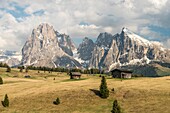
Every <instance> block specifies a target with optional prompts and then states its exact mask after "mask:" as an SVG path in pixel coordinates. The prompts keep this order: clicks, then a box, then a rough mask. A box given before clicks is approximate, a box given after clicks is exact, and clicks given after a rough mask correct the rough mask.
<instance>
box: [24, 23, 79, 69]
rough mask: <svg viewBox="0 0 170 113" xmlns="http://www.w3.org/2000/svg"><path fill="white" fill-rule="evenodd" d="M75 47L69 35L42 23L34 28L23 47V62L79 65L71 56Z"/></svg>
mask: <svg viewBox="0 0 170 113" xmlns="http://www.w3.org/2000/svg"><path fill="white" fill-rule="evenodd" d="M73 48H74V44H73V43H72V41H71V39H70V37H69V36H68V35H66V34H61V33H59V32H57V31H55V30H54V28H53V27H52V26H50V25H49V24H47V23H42V24H40V25H39V26H38V27H37V28H35V29H33V32H32V34H31V36H30V37H29V38H28V40H27V41H26V43H25V45H24V47H23V49H22V64H23V65H35V66H47V67H58V66H64V67H72V66H74V67H76V66H78V67H79V66H80V64H79V63H78V62H77V61H76V60H74V59H73V58H72V57H71V56H72V55H73V53H72V49H73Z"/></svg>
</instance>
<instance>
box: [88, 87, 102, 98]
mask: <svg viewBox="0 0 170 113" xmlns="http://www.w3.org/2000/svg"><path fill="white" fill-rule="evenodd" d="M89 90H90V91H92V92H93V93H94V94H95V95H97V96H99V97H100V91H99V90H96V89H89Z"/></svg>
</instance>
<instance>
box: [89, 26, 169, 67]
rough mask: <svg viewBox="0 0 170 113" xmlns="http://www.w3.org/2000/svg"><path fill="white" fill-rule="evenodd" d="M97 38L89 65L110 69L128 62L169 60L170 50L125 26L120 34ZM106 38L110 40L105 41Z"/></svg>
mask: <svg viewBox="0 0 170 113" xmlns="http://www.w3.org/2000/svg"><path fill="white" fill-rule="evenodd" d="M100 36H102V38H101V37H100ZM99 38H100V41H98V40H97V41H96V47H95V49H94V51H93V54H92V58H91V60H90V67H95V68H105V69H108V70H110V69H112V68H115V67H119V66H124V65H129V64H132V65H133V64H147V63H149V62H150V61H152V60H160V61H164V62H170V56H169V54H170V53H169V52H170V50H168V49H165V48H163V47H162V46H161V44H160V43H158V42H157V43H155V42H150V41H148V40H146V39H143V38H142V37H140V36H138V35H136V34H134V33H133V32H131V31H129V30H128V29H127V28H123V29H122V32H121V33H120V34H116V35H114V36H110V38H108V35H101V34H100V35H99V37H98V39H99ZM101 39H103V40H106V41H103V40H101ZM108 39H110V41H107V40H108ZM100 42H102V43H100ZM105 42H107V43H105ZM98 43H99V44H98Z"/></svg>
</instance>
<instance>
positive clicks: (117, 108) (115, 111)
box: [111, 100, 122, 113]
mask: <svg viewBox="0 0 170 113" xmlns="http://www.w3.org/2000/svg"><path fill="white" fill-rule="evenodd" d="M111 112H112V113H122V111H121V108H120V106H119V104H118V102H117V100H114V102H113V109H112V111H111Z"/></svg>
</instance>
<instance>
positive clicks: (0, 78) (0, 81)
mask: <svg viewBox="0 0 170 113" xmlns="http://www.w3.org/2000/svg"><path fill="white" fill-rule="evenodd" d="M1 84H3V80H2V77H0V85H1Z"/></svg>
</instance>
